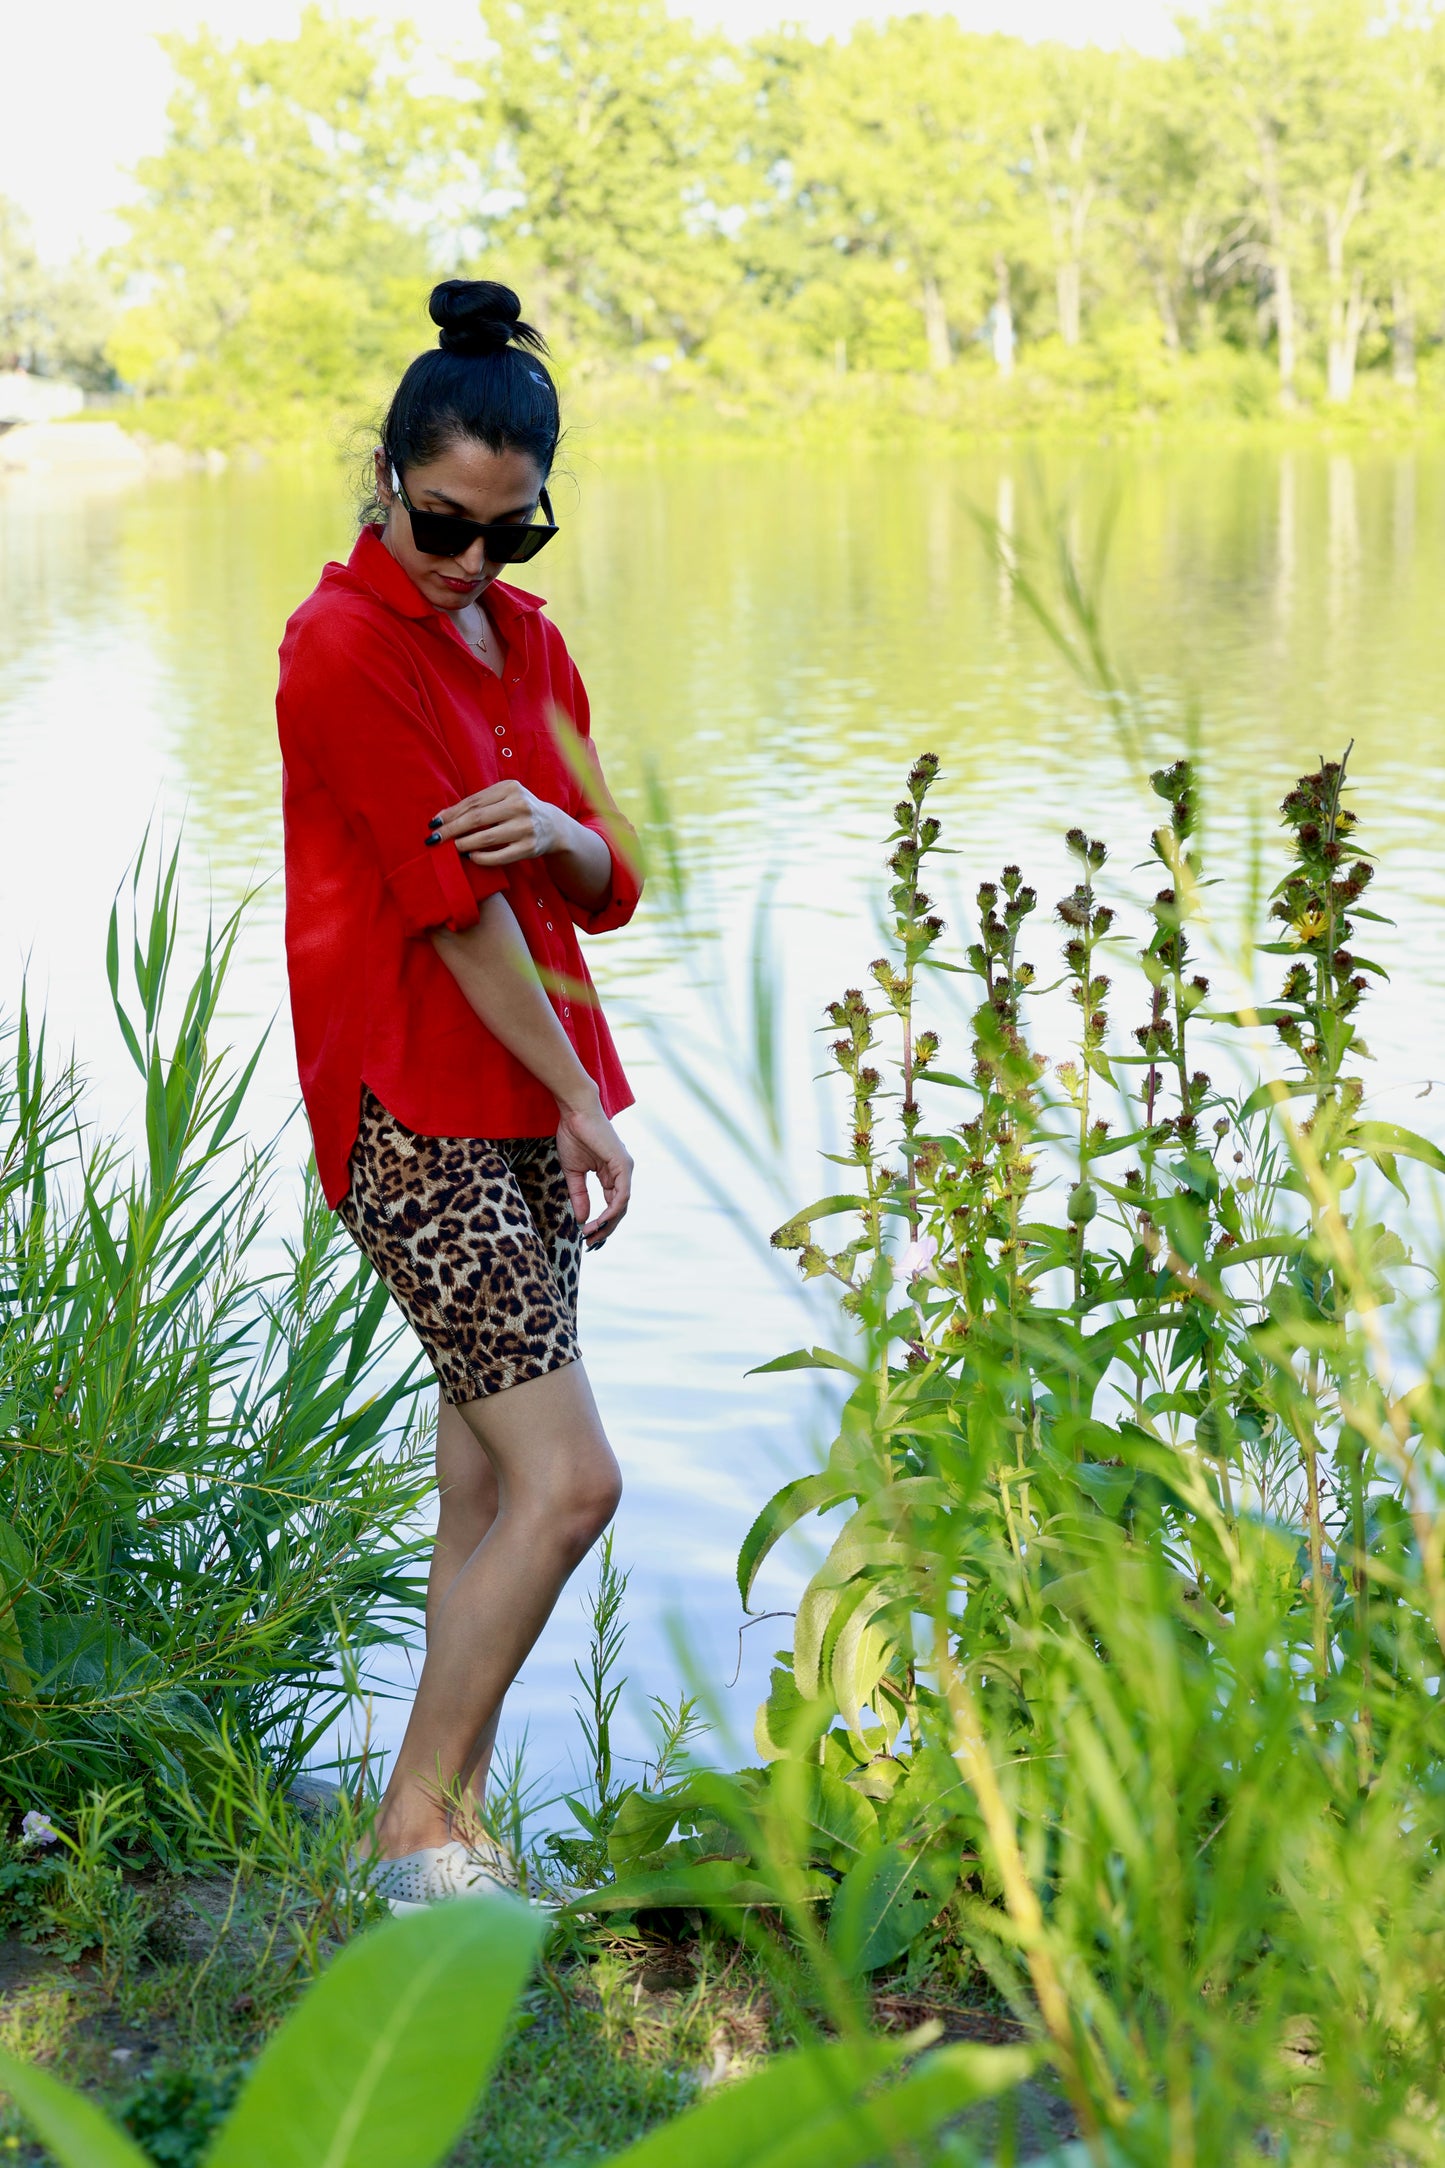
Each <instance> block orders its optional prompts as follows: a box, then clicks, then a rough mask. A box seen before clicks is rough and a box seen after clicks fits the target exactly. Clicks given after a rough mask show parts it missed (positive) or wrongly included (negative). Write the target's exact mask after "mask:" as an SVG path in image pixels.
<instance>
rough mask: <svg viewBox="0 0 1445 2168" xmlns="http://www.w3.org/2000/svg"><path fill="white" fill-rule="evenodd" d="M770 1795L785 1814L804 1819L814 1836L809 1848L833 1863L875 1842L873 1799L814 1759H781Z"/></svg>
mask: <svg viewBox="0 0 1445 2168" xmlns="http://www.w3.org/2000/svg"><path fill="white" fill-rule="evenodd" d="M773 1796H774V1798H775V1799H776V1800H777V1802H778V1804H779V1806H780V1807H781V1808H782V1810H783V1813H784V1815H785V1817H787V1818H788V1819H790V1820H791V1819H796V1820H799V1821H802V1822H805V1823H806V1824H807V1826H808V1829H809V1830H810V1831H811V1833H812V1836H813V1838H814V1839H815V1840H817V1839H819V1838H821V1840H822V1844H821V1847H820V1846H819V1845H818V1844H817V1842H816V1841H815V1842H814V1843H813V1845H812V1847H811V1848H812V1850H813V1851H814V1852H817V1851H818V1850H819V1849H821V1850H822V1851H824V1852H826V1853H827V1854H828V1856H829V1863H830V1864H831V1865H833V1866H847V1865H849V1864H851V1862H852V1861H853V1860H855V1859H857V1858H858V1857H859V1856H860V1855H861V1854H862V1853H864V1852H866V1851H867V1850H869V1848H870V1847H872V1846H875V1845H876V1844H877V1843H878V1814H877V1810H876V1809H875V1807H874V1805H873V1802H872V1801H871V1800H870V1799H865V1798H864V1796H863V1794H862V1793H861V1792H858V1791H855V1790H854V1789H853V1787H852V1786H851V1785H850V1784H845V1783H844V1781H843V1779H842V1777H840V1776H837V1775H835V1774H834V1772H833V1771H832V1770H831V1769H823V1768H820V1767H819V1766H818V1764H817V1763H816V1762H783V1763H780V1764H779V1765H778V1766H777V1767H776V1768H775V1769H774V1771H773Z"/></svg>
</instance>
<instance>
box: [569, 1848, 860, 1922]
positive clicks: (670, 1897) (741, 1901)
mask: <svg viewBox="0 0 1445 2168" xmlns="http://www.w3.org/2000/svg"><path fill="white" fill-rule="evenodd" d="M830 1886H831V1885H829V1884H828V1882H827V1880H826V1878H825V1877H823V1876H809V1877H807V1878H806V1889H807V1894H808V1895H809V1896H821V1895H824V1894H825V1893H826V1891H827V1889H828V1888H829V1887H830ZM781 1902H782V1897H781V1894H780V1892H779V1890H778V1888H777V1885H776V1884H775V1883H773V1882H770V1881H768V1880H767V1879H766V1878H765V1877H764V1876H763V1875H762V1874H761V1873H759V1872H758V1871H757V1870H756V1869H754V1870H751V1871H750V1870H749V1869H748V1868H747V1867H746V1866H744V1865H741V1864H740V1863H739V1862H738V1861H737V1860H735V1859H699V1860H696V1861H688V1862H687V1863H686V1864H684V1865H681V1866H677V1867H664V1868H660V1869H658V1871H657V1872H656V1873H653V1874H649V1873H647V1872H646V1871H645V1870H644V1871H643V1872H642V1873H641V1874H629V1875H621V1876H619V1878H618V1879H617V1881H615V1882H607V1883H604V1884H603V1886H602V1888H601V1889H594V1890H588V1891H587V1892H586V1894H585V1895H584V1896H581V1897H575V1898H574V1899H573V1900H572V1903H571V1904H570V1905H569V1906H568V1907H567V1910H568V1911H569V1912H649V1911H653V1910H655V1909H656V1908H657V1907H659V1906H664V1907H672V1906H676V1907H678V1908H679V1909H685V1908H687V1907H688V1906H691V1905H700V1906H703V1907H707V1906H710V1905H719V1906H722V1907H724V1908H727V1907H729V1906H751V1905H777V1904H780V1903H781Z"/></svg>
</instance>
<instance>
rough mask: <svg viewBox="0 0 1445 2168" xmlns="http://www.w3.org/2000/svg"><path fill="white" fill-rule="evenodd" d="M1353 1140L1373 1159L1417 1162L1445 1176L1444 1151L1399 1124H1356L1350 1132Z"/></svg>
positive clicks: (1352, 1141) (1427, 1139)
mask: <svg viewBox="0 0 1445 2168" xmlns="http://www.w3.org/2000/svg"><path fill="white" fill-rule="evenodd" d="M1350 1141H1351V1143H1352V1144H1356V1145H1358V1146H1359V1148H1360V1150H1361V1151H1362V1152H1368V1153H1369V1155H1370V1157H1371V1158H1372V1159H1374V1158H1376V1157H1377V1156H1378V1155H1382V1154H1388V1155H1389V1156H1390V1157H1391V1158H1392V1159H1394V1158H1399V1159H1418V1160H1419V1162H1420V1164H1421V1165H1422V1166H1424V1167H1433V1168H1434V1170H1435V1172H1436V1173H1437V1174H1445V1152H1442V1151H1441V1149H1440V1147H1439V1145H1438V1144H1432V1143H1431V1141H1430V1139H1429V1138H1428V1137H1422V1136H1419V1135H1417V1134H1416V1132H1415V1131H1414V1130H1413V1129H1402V1128H1401V1127H1400V1124H1399V1123H1398V1122H1356V1124H1355V1126H1354V1128H1353V1130H1352V1131H1351V1132H1350Z"/></svg>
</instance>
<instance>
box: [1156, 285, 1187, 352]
mask: <svg viewBox="0 0 1445 2168" xmlns="http://www.w3.org/2000/svg"><path fill="white" fill-rule="evenodd" d="M1154 306H1155V307H1156V308H1157V309H1158V311H1159V321H1160V323H1161V325H1162V326H1163V328H1164V344H1165V345H1166V346H1167V347H1168V349H1169V351H1170V353H1171V354H1177V353H1178V351H1179V348H1180V344H1181V341H1180V337H1179V315H1178V311H1177V310H1176V309H1175V306H1174V296H1173V294H1172V293H1171V292H1170V291H1169V281H1168V279H1167V278H1166V277H1165V276H1164V273H1163V272H1162V271H1159V272H1156V273H1155V277H1154Z"/></svg>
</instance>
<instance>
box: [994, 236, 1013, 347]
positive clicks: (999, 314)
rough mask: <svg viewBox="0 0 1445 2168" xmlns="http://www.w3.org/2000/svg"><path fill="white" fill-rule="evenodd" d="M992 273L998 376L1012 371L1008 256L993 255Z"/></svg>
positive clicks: (1011, 323) (1010, 292)
mask: <svg viewBox="0 0 1445 2168" xmlns="http://www.w3.org/2000/svg"><path fill="white" fill-rule="evenodd" d="M993 275H994V280H995V285H996V292H995V295H994V304H993V358H994V364H995V366H996V367H997V369H998V373H999V375H1000V376H1012V375H1013V373H1014V305H1013V289H1012V286H1011V284H1010V282H1009V267H1008V258H1007V257H1006V256H995V258H994V260H993Z"/></svg>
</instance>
